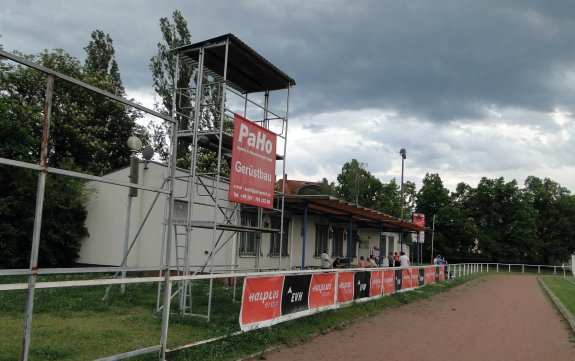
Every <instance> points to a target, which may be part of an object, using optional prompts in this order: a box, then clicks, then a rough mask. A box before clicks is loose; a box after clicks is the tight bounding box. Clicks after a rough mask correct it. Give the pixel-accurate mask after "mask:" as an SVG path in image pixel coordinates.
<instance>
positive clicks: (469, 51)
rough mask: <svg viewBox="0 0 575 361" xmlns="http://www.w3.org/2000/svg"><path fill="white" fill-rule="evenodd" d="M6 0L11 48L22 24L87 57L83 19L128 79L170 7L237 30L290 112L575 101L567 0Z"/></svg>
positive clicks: (417, 110)
mask: <svg viewBox="0 0 575 361" xmlns="http://www.w3.org/2000/svg"><path fill="white" fill-rule="evenodd" d="M309 3H311V4H309ZM231 4H233V6H231ZM10 5H11V6H7V7H5V10H4V11H3V15H2V23H3V26H2V29H1V30H0V31H1V33H2V34H3V35H4V38H3V39H2V40H3V41H4V42H5V43H9V44H10V45H11V46H13V47H14V46H15V47H16V49H17V48H18V45H19V44H18V43H17V42H15V41H13V39H12V37H14V36H21V37H22V39H21V41H24V42H25V44H24V43H20V45H22V47H24V48H26V49H37V51H40V50H42V49H44V48H45V47H48V48H50V47H61V48H64V49H65V50H67V51H69V52H71V53H72V54H73V55H76V56H78V57H83V50H82V49H83V47H84V46H86V44H87V43H88V41H89V40H90V39H89V35H90V33H91V31H93V30H95V29H101V30H103V31H105V32H108V33H110V35H111V36H112V38H113V39H114V43H115V45H116V50H117V57H118V59H119V61H120V65H121V69H120V70H121V71H122V75H123V77H124V78H125V79H126V80H125V81H126V83H127V84H128V86H132V87H143V86H149V85H150V83H151V80H150V75H149V71H148V69H147V66H148V62H149V59H150V57H151V56H152V55H154V53H155V45H156V43H157V42H158V41H159V39H160V34H159V29H158V21H159V18H160V17H161V16H168V17H169V16H170V14H171V13H172V11H173V10H174V9H176V8H178V9H180V10H181V11H182V13H183V15H184V16H185V17H186V19H187V20H188V23H189V26H190V28H191V30H192V36H193V40H194V41H200V40H204V39H206V38H209V37H213V36H217V35H221V34H224V33H227V32H232V33H235V34H236V35H237V36H238V37H240V38H241V39H242V40H244V41H245V42H246V43H248V44H249V45H250V46H252V47H253V48H254V49H257V51H258V52H260V53H261V54H262V55H264V56H265V57H266V58H268V59H270V60H271V61H272V62H273V63H274V64H276V65H278V67H280V68H281V69H282V70H284V71H285V72H286V73H287V74H289V75H290V76H292V77H293V78H295V79H296V82H297V84H298V86H297V88H296V90H295V94H294V96H295V98H296V99H297V102H294V109H293V111H294V112H296V114H297V113H301V114H313V113H319V112H324V111H328V110H329V111H337V110H341V109H362V108H366V107H378V106H385V107H390V108H394V109H397V110H398V111H400V112H401V113H402V114H403V115H404V116H416V117H418V118H423V119H430V120H437V121H449V120H454V119H459V118H468V119H469V118H482V117H483V116H484V115H485V107H486V106H492V105H495V106H516V107H522V108H529V109H540V110H545V111H551V110H552V109H553V108H554V107H557V106H565V107H569V108H572V101H571V99H570V96H569V95H568V94H566V93H564V92H561V91H560V90H564V88H562V84H561V82H564V81H565V78H564V77H562V74H563V73H564V72H566V71H568V70H570V69H571V67H572V64H573V59H575V48H573V47H572V46H570V42H571V40H572V39H573V38H575V22H573V21H572V19H571V18H570V17H569V16H568V15H567V14H573V13H575V3H573V2H569V1H553V2H551V3H545V4H543V3H541V2H536V1H535V2H530V1H466V0H458V1H424V0H419V1H417V0H416V1H409V2H398V1H381V0H374V1H357V2H351V3H350V2H344V1H317V2H315V1H314V2H305V1H296V2H286V3H277V2H274V3H273V4H270V3H269V2H266V1H243V2H228V1H211V2H204V1H188V2H170V1H167V2H164V3H161V4H160V3H159V2H154V1H144V2H142V1H123V2H116V1H97V2H91V3H89V4H82V5H81V6H80V5H79V4H78V3H76V2H73V1H60V2H58V1H55V2H51V3H50V5H49V6H48V5H47V4H45V3H43V2H33V1H24V2H13V3H10ZM23 29H26V32H23ZM7 50H8V49H7ZM147 71H148V72H147ZM146 72H147V73H146Z"/></svg>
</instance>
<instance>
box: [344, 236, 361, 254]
mask: <svg viewBox="0 0 575 361" xmlns="http://www.w3.org/2000/svg"><path fill="white" fill-rule="evenodd" d="M347 241H348V242H349V239H348V240H347ZM348 242H346V243H348ZM358 242H359V234H358V233H357V231H356V230H354V231H353V233H352V236H351V258H355V257H357V244H358ZM347 247H348V248H347V249H346V253H347V255H346V256H345V257H346V258H349V244H347Z"/></svg>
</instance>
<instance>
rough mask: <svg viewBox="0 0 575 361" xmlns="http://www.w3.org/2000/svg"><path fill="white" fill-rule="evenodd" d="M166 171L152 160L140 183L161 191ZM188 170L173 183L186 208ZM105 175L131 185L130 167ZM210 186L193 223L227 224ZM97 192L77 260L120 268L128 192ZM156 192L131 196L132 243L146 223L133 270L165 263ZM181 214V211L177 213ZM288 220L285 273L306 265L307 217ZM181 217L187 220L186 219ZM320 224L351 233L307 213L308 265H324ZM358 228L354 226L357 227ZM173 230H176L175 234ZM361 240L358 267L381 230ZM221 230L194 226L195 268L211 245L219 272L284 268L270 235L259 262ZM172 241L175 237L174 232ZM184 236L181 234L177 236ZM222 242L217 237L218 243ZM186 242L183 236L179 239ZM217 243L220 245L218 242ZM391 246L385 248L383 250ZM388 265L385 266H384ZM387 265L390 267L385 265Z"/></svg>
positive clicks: (222, 195)
mask: <svg viewBox="0 0 575 361" xmlns="http://www.w3.org/2000/svg"><path fill="white" fill-rule="evenodd" d="M167 171H168V169H167V168H166V167H165V166H164V165H161V164H158V163H154V162H150V163H149V164H148V165H147V167H144V165H143V163H142V164H140V179H139V180H140V184H144V185H147V186H152V187H156V188H160V187H161V186H162V182H163V180H164V178H165V177H166V176H167ZM186 175H187V172H184V171H180V170H178V172H177V177H180V179H179V180H177V181H176V184H175V199H176V200H177V201H178V202H177V203H179V201H184V203H180V204H179V205H180V206H183V207H185V204H187V198H188V197H187V195H188V192H189V191H190V189H189V187H188V185H187V183H186V182H185V176H186ZM107 177H109V178H113V179H117V180H122V181H128V180H129V168H126V169H122V170H119V171H117V172H114V173H112V174H110V175H108V176H107ZM203 181H204V184H206V188H207V189H206V188H204V187H198V190H197V193H195V203H196V205H195V207H194V210H193V211H194V213H193V214H192V219H193V220H194V221H205V222H212V221H213V220H214V211H215V212H216V222H217V223H223V222H224V216H223V214H222V212H221V211H220V210H217V209H215V208H214V207H213V197H214V196H215V191H214V190H215V184H214V183H215V181H213V180H211V179H207V178H203ZM91 185H92V186H93V187H94V189H95V192H94V193H93V195H92V197H91V199H90V201H89V202H88V204H87V211H88V218H87V220H86V227H87V228H88V232H89V237H87V238H86V239H84V240H83V241H82V247H81V250H80V257H79V259H78V260H77V262H78V263H82V264H93V265H110V266H119V265H120V264H121V261H122V257H123V250H124V235H125V227H126V215H127V200H128V188H127V187H121V186H116V185H111V184H105V183H92V184H91ZM155 197H156V193H155V192H151V191H143V190H139V191H138V196H137V197H134V198H132V210H131V219H130V233H129V242H131V241H132V240H133V237H134V236H135V235H136V232H137V231H138V228H139V227H140V226H141V225H142V224H144V225H143V228H142V231H141V233H140V236H139V237H138V239H137V241H136V243H135V245H134V247H133V249H132V250H131V252H130V254H129V257H128V266H129V267H158V266H159V265H160V264H161V263H162V262H163V257H162V247H163V239H164V231H165V230H164V219H165V207H166V195H165V194H160V196H159V197H158V200H157V201H156V203H155V205H154V206H153V207H152V204H153V201H154V198H155ZM218 198H219V199H220V202H219V204H220V205H226V203H227V202H228V201H227V198H228V184H227V183H224V182H222V183H221V184H220V188H219V191H218ZM150 207H152V209H151V213H150V215H149V217H148V219H147V220H146V221H145V222H144V218H145V216H146V213H147V212H148V210H149V209H150ZM178 212H179V213H178ZM182 214H187V212H186V211H185V209H183V208H182V209H180V210H176V211H175V212H174V218H175V219H177V218H178V217H182ZM289 218H290V222H289V225H288V227H289V228H288V235H287V239H284V242H286V241H287V242H288V253H289V257H282V258H281V268H282V269H292V268H294V267H300V266H301V264H302V246H303V234H302V227H303V216H302V215H292V216H290V217H289ZM182 219H183V218H182ZM263 223H264V225H265V224H268V225H269V224H271V222H270V218H269V217H268V216H264V220H263ZM316 224H323V225H327V226H337V227H341V228H344V229H345V230H347V229H348V228H349V224H348V223H338V224H330V223H329V219H328V217H324V216H318V215H309V216H308V220H307V229H306V244H305V266H306V267H309V266H317V267H319V266H320V260H319V257H318V256H317V255H315V254H314V253H315V241H316V240H315V235H316ZM356 227H357V225H355V224H354V228H356ZM184 230H185V228H184V227H180V228H179V232H184ZM172 231H173V230H172ZM358 233H359V236H360V240H361V242H359V244H357V245H356V247H357V257H356V258H354V259H353V260H352V262H353V264H357V260H358V257H359V256H364V257H366V258H367V257H368V256H369V255H370V253H371V251H372V250H373V246H379V234H380V233H379V230H378V229H375V228H360V229H359V230H358ZM219 234H220V232H219V231H218V232H216V233H215V235H214V232H213V231H212V229H211V228H210V229H205V228H194V229H193V230H192V233H191V242H190V252H189V262H190V265H191V266H197V267H199V266H201V265H204V264H205V263H206V260H207V258H208V255H209V254H210V253H211V251H212V242H214V244H215V245H216V246H215V248H216V250H217V248H220V246H221V245H222V244H223V245H224V246H223V247H221V249H220V251H219V252H217V253H216V256H215V258H214V264H215V266H216V268H215V271H218V270H222V271H223V270H229V269H231V268H232V265H234V264H236V265H237V266H238V269H241V270H250V269H254V268H257V265H258V264H259V268H261V269H277V268H278V267H280V263H279V258H278V257H277V256H272V255H270V234H269V233H263V234H262V241H261V249H260V251H261V252H260V255H259V257H258V258H257V259H256V257H254V256H240V255H239V253H238V243H239V233H235V234H234V232H231V231H226V232H225V233H224V235H223V236H222V237H218V236H219ZM384 235H386V236H393V237H394V246H393V247H394V251H397V252H399V249H400V246H399V234H398V233H390V232H384ZM173 237H176V236H175V234H173ZM178 237H183V236H178ZM218 238H219V239H218ZM181 239H182V240H183V239H184V238H181ZM217 242H219V244H216V243H217ZM386 246H387V242H386V245H385V246H384V247H386ZM171 248H172V255H171V260H172V261H171V264H172V266H175V265H176V256H175V251H176V247H175V245H174V243H172V247H171ZM343 248H344V251H343V253H344V256H346V255H347V253H348V251H347V250H348V245H347V237H346V238H345V239H344V244H343ZM328 249H329V254H330V255H331V254H332V249H333V239H328ZM404 251H406V253H408V251H409V249H408V247H406V246H405V245H404ZM380 252H382V253H383V255H387V253H389V250H388V249H386V248H384V249H381V250H380ZM384 264H385V263H384ZM385 265H386V264H385ZM209 266H210V264H209V263H208V264H207V268H206V269H205V270H204V271H205V272H208V271H209Z"/></svg>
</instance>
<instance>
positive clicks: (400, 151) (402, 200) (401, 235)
mask: <svg viewBox="0 0 575 361" xmlns="http://www.w3.org/2000/svg"><path fill="white" fill-rule="evenodd" d="M399 154H400V155H401V185H400V190H401V215H400V218H401V221H403V202H404V199H403V198H404V197H403V163H404V161H405V158H407V152H406V150H405V148H401V149H400V150H399ZM399 244H400V251H401V252H403V227H402V228H401V232H400V233H399Z"/></svg>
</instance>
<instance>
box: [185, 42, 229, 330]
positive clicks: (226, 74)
mask: <svg viewBox="0 0 575 361" xmlns="http://www.w3.org/2000/svg"><path fill="white" fill-rule="evenodd" d="M229 47H230V40H229V38H228V40H226V52H225V55H224V79H223V82H224V83H223V84H222V99H221V103H220V129H219V132H220V136H219V144H218V162H217V168H216V169H217V173H216V192H215V197H214V198H215V199H214V214H213V225H212V227H213V228H212V250H211V254H210V260H211V262H210V275H213V274H214V257H215V253H214V251H215V242H216V233H217V221H218V201H219V199H220V198H219V189H220V169H221V167H222V138H223V137H222V134H223V132H224V120H225V115H224V112H225V109H226V107H225V103H226V91H225V86H226V82H227V80H228V49H229ZM201 66H202V68H203V66H204V64H203V59H202V64H201ZM202 74H203V70H202ZM196 146H197V144H196ZM228 191H229V190H228ZM186 256H187V255H186ZM213 287H214V279H213V278H210V287H209V293H208V319H207V321H208V322H210V316H211V314H212V293H213V292H212V291H213Z"/></svg>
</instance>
